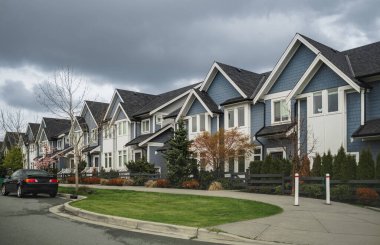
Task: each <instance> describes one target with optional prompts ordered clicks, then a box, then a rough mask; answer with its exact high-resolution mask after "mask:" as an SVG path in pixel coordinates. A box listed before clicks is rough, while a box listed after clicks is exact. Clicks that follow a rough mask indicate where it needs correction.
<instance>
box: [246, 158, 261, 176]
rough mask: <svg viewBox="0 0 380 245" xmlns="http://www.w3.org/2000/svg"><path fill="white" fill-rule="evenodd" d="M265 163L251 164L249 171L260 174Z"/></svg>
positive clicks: (255, 162) (256, 162)
mask: <svg viewBox="0 0 380 245" xmlns="http://www.w3.org/2000/svg"><path fill="white" fill-rule="evenodd" d="M262 165H263V161H253V162H250V163H249V171H250V173H251V174H260V170H261V166H262Z"/></svg>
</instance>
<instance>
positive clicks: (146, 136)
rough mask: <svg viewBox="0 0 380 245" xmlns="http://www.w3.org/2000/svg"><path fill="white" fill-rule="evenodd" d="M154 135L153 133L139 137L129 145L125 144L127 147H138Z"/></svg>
mask: <svg viewBox="0 0 380 245" xmlns="http://www.w3.org/2000/svg"><path fill="white" fill-rule="evenodd" d="M152 135H153V133H150V134H142V135H139V136H137V137H136V138H134V139H133V140H131V141H129V142H128V143H127V144H125V146H130V145H137V144H139V143H141V142H143V141H144V140H146V139H148V138H149V137H150V136H152Z"/></svg>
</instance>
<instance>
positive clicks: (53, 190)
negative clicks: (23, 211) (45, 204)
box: [1, 169, 58, 197]
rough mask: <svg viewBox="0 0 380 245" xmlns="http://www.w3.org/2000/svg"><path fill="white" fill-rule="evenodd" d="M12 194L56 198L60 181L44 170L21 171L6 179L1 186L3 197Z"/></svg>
mask: <svg viewBox="0 0 380 245" xmlns="http://www.w3.org/2000/svg"><path fill="white" fill-rule="evenodd" d="M11 192H16V193H17V196H18V197H23V196H24V195H26V194H33V195H37V194H39V193H45V194H49V195H50V197H55V196H56V195H57V192H58V180H57V177H55V176H53V175H51V174H49V173H48V172H46V171H44V170H36V169H20V170H17V171H16V172H14V173H13V174H12V175H11V176H10V177H6V178H5V179H4V182H3V184H2V186H1V194H2V195H3V196H6V195H8V194H9V193H11Z"/></svg>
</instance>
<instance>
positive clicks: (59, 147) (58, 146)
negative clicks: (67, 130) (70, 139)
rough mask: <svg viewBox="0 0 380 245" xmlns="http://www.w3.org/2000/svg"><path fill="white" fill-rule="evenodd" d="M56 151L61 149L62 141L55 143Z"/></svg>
mask: <svg viewBox="0 0 380 245" xmlns="http://www.w3.org/2000/svg"><path fill="white" fill-rule="evenodd" d="M57 149H58V150H61V149H62V140H58V141H57Z"/></svg>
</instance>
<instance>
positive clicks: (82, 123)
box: [75, 116, 88, 132]
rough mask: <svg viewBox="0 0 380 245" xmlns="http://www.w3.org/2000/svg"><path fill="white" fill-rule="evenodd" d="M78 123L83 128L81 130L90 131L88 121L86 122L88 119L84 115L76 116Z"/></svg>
mask: <svg viewBox="0 0 380 245" xmlns="http://www.w3.org/2000/svg"><path fill="white" fill-rule="evenodd" d="M75 118H76V120H77V122H78V124H79V127H80V128H81V130H82V131H83V132H87V131H88V126H87V123H86V120H85V119H84V117H80V116H76V117H75Z"/></svg>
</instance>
